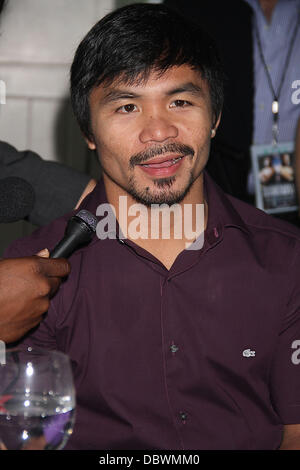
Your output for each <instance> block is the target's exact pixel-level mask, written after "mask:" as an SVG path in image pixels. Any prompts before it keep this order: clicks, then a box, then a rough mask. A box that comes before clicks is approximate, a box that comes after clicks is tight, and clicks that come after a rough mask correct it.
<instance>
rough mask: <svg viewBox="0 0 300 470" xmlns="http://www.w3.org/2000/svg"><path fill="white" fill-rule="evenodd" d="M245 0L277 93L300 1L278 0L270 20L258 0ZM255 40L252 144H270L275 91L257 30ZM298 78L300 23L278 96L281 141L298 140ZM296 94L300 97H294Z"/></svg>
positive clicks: (279, 138) (299, 76)
mask: <svg viewBox="0 0 300 470" xmlns="http://www.w3.org/2000/svg"><path fill="white" fill-rule="evenodd" d="M245 1H247V2H248V3H249V5H250V6H251V7H252V8H253V10H254V15H255V18H256V20H257V24H258V30H259V36H260V40H261V44H262V49H263V54H264V57H265V61H266V64H267V65H268V67H269V72H270V75H271V79H272V83H273V87H274V90H275V92H276V93H278V89H279V86H280V82H281V78H282V74H283V68H284V64H285V60H286V57H287V54H288V49H289V46H290V42H291V38H292V35H293V32H294V28H295V25H296V23H297V21H298V11H299V9H300V0H278V2H277V4H276V6H275V8H274V10H273V13H272V18H271V22H270V23H268V22H267V20H266V18H265V16H264V14H263V11H262V8H261V6H260V4H259V0H245ZM253 28H254V27H253ZM253 41H254V48H253V50H254V76H255V87H254V89H255V92H254V123H253V124H254V127H253V143H254V144H270V143H271V141H272V124H273V116H272V102H273V94H272V91H271V89H270V85H269V83H268V79H267V75H266V71H265V69H264V66H263V64H262V60H261V57H260V54H259V48H258V43H257V39H256V35H255V31H254V29H253ZM297 80H298V81H299V80H300V26H299V25H298V31H297V35H296V39H295V43H294V46H293V50H292V54H291V57H290V62H289V64H288V67H287V70H286V75H285V79H284V82H283V85H282V90H281V94H280V98H279V122H278V125H279V135H278V140H279V142H287V141H293V140H294V139H295V131H296V125H297V121H298V119H299V117H300V104H297V103H296V102H295V101H299V96H300V93H299V91H298V93H297V89H295V88H293V84H294V86H295V85H296V83H295V82H296V81H297ZM296 93H297V98H298V99H297V100H295V98H296ZM293 101H294V102H293Z"/></svg>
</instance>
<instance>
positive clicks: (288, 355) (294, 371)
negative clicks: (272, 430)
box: [270, 242, 300, 424]
mask: <svg viewBox="0 0 300 470" xmlns="http://www.w3.org/2000/svg"><path fill="white" fill-rule="evenodd" d="M298 244H299V242H298ZM294 253H295V255H294V259H293V260H292V263H291V267H290V270H289V271H290V272H289V276H288V278H289V289H288V298H287V302H286V312H285V315H284V318H283V319H282V323H281V328H280V332H279V336H278V342H277V347H276V351H275V354H274V357H273V363H272V367H271V376H270V393H271V401H272V404H273V407H274V409H275V411H276V412H277V414H278V416H279V417H280V420H281V423H282V424H300V253H299V247H297V249H295V250H294Z"/></svg>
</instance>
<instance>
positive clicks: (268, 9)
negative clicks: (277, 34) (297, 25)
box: [259, 0, 278, 23]
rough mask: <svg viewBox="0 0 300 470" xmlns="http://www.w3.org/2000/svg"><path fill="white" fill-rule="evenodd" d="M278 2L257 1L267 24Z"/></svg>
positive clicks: (270, 0)
mask: <svg viewBox="0 0 300 470" xmlns="http://www.w3.org/2000/svg"><path fill="white" fill-rule="evenodd" d="M277 1H278V0H259V3H260V6H261V8H262V11H263V13H264V15H265V17H266V20H267V21H268V23H270V22H271V18H272V14H273V11H274V8H275V6H276V3H277Z"/></svg>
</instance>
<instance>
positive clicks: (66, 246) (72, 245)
mask: <svg viewBox="0 0 300 470" xmlns="http://www.w3.org/2000/svg"><path fill="white" fill-rule="evenodd" d="M77 247H78V242H77V234H76V233H73V234H69V235H66V236H64V237H63V239H62V240H61V241H60V242H59V243H58V244H57V245H56V246H55V248H53V250H52V251H51V252H50V258H68V257H69V256H70V255H71V254H72V253H73V251H74V250H75V249H76V248H77Z"/></svg>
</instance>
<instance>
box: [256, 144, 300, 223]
mask: <svg viewBox="0 0 300 470" xmlns="http://www.w3.org/2000/svg"><path fill="white" fill-rule="evenodd" d="M251 158H252V168H253V176H254V184H255V198H256V207H258V208H259V209H262V210H264V211H265V212H267V213H268V214H280V213H283V212H293V211H296V210H297V209H298V199H297V192H296V182H295V152H294V143H293V142H286V143H281V144H278V145H277V146H276V147H274V146H273V145H269V146H268V145H253V146H252V147H251Z"/></svg>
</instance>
